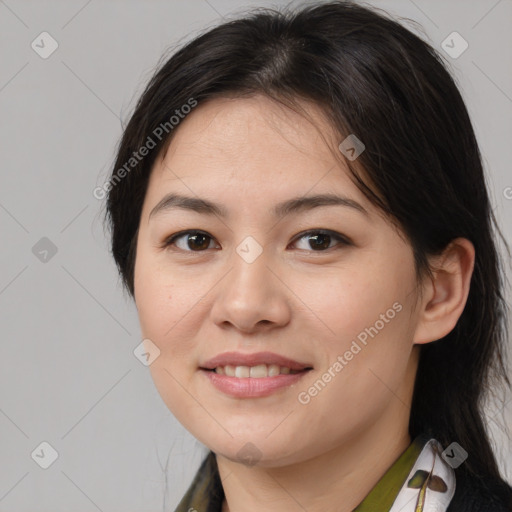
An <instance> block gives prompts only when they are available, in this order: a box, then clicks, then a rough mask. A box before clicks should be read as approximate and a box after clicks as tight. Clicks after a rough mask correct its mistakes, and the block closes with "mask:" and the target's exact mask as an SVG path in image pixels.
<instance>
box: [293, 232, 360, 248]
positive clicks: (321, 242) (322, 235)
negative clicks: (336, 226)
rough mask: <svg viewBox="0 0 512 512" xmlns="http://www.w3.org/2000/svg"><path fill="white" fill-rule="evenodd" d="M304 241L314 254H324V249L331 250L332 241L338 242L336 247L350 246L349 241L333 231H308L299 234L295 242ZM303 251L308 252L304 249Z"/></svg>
mask: <svg viewBox="0 0 512 512" xmlns="http://www.w3.org/2000/svg"><path fill="white" fill-rule="evenodd" d="M302 239H306V240H307V243H309V246H310V247H311V248H312V249H313V251H315V252H325V249H332V247H333V246H331V242H332V241H333V240H337V241H338V245H342V246H343V245H351V242H350V240H349V239H348V238H347V237H345V236H343V235H341V234H339V233H336V232H335V231H330V230H320V229H319V230H310V231H306V232H305V233H301V234H300V235H299V236H298V237H296V240H299V241H300V240H302ZM305 250H309V248H307V247H306V249H305Z"/></svg>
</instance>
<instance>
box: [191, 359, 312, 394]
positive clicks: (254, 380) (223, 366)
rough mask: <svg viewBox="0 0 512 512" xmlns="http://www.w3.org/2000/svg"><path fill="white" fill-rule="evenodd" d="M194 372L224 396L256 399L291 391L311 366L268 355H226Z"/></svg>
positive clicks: (211, 360)
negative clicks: (200, 374) (282, 391)
mask: <svg viewBox="0 0 512 512" xmlns="http://www.w3.org/2000/svg"><path fill="white" fill-rule="evenodd" d="M198 369H199V371H200V372H201V373H202V374H203V375H204V376H205V377H207V378H208V380H209V382H210V383H211V384H212V385H213V386H214V387H215V388H216V389H217V390H219V391H221V392H222V393H224V394H226V395H229V396H232V397H235V398H258V397H264V396H269V395H271V394H273V393H275V392H276V391H278V390H283V389H285V388H289V387H291V386H292V385H294V384H296V383H297V382H298V381H299V380H301V379H302V378H303V377H304V376H305V375H306V374H307V373H309V372H310V371H311V370H313V366H312V365H311V364H309V363H301V362H299V361H295V360H293V359H289V358H287V357H284V356H281V355H278V354H274V353H272V352H259V353H256V354H243V353H239V352H227V353H224V354H220V355H218V356H216V357H214V358H213V359H210V360H208V361H206V362H205V363H203V364H202V365H201V366H200V367H199V368H198Z"/></svg>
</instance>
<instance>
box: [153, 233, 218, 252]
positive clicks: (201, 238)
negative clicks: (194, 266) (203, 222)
mask: <svg viewBox="0 0 512 512" xmlns="http://www.w3.org/2000/svg"><path fill="white" fill-rule="evenodd" d="M185 237H188V239H186V241H185V244H184V245H185V247H183V246H182V247H180V246H179V245H178V244H177V243H176V241H177V240H179V239H180V238H185ZM208 240H213V239H212V237H211V236H210V235H208V234H207V233H204V232H203V231H196V230H193V231H181V232H179V233H176V234H174V235H172V236H170V237H169V238H168V239H167V240H166V241H165V242H164V243H163V247H168V246H170V245H176V247H178V249H181V250H182V251H188V252H201V251H204V250H206V249H208V248H209V247H208V246H209V243H208ZM187 246H188V249H187ZM196 249H197V250H196Z"/></svg>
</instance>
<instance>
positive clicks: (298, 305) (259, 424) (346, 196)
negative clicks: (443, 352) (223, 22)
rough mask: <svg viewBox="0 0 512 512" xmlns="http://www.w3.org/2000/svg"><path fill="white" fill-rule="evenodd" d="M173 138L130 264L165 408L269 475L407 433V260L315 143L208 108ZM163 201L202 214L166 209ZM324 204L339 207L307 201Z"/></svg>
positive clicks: (261, 107)
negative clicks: (361, 441)
mask: <svg viewBox="0 0 512 512" xmlns="http://www.w3.org/2000/svg"><path fill="white" fill-rule="evenodd" d="M307 108H308V109H309V111H310V114H311V117H313V118H314V119H315V122H316V124H317V126H320V127H321V129H322V134H323V136H324V137H326V139H327V140H328V141H330V143H332V144H333V145H335V147H336V146H337V145H338V144H339V143H340V142H342V141H341V140H340V141H337V140H336V139H335V138H334V135H333V134H332V133H331V131H330V129H329V126H328V125H327V124H326V122H325V121H324V120H323V119H322V118H321V115H320V113H319V112H320V111H318V110H317V109H316V108H315V107H313V106H311V105H309V106H307ZM175 130H177V132H176V133H175V135H174V138H173V140H172V143H171V145H170V147H169V150H168V152H167V153H166V155H165V157H164V159H163V160H162V159H161V158H159V159H157V162H156V164H155V165H154V168H153V170H152V173H151V177H150V181H149V186H148V189H147V193H146V197H145V201H144V205H143V210H142V217H141V222H140V228H139V233H138V240H137V257H136V264H135V301H136V305H137V309H138V313H139V318H140V324H141V329H142V334H143V337H144V338H147V339H149V340H151V342H152V344H154V345H151V344H149V345H147V347H153V348H154V346H156V347H158V349H159V351H160V354H159V356H158V357H157V358H156V359H155V360H154V362H153V363H152V364H151V365H150V371H151V374H152V377H153V379H154V382H155V384H156V386H157V389H158V391H159V393H160V395H161V396H162V399H163V400H164V402H165V403H166V405H167V406H168V408H169V409H170V410H171V411H172V413H173V414H174V415H175V416H176V418H177V419H178V420H179V421H180V422H181V423H182V424H183V425H184V426H185V428H186V429H187V430H189V431H190V432H191V433H192V434H193V435H194V436H195V437H196V438H197V439H198V440H199V441H201V442H202V443H204V444H205V445H206V446H207V447H209V448H210V449H212V450H213V451H214V452H215V453H217V454H220V455H222V456H225V457H227V458H229V459H231V460H246V461H248V460H252V463H253V464H254V463H256V462H258V463H259V464H261V465H263V466H269V467H270V466H280V465H285V464H289V463H295V462H300V461H303V460H307V459H308V458H311V457H314V456H316V455H320V454H322V453H326V452H327V451H329V450H332V449H333V448H336V447H340V448H341V447H343V446H346V445H348V444H350V442H352V441H353V440H354V439H355V438H356V437H357V436H361V435H363V434H364V433H368V432H370V431H371V430H372V429H378V430H379V431H380V432H381V433H383V434H384V435H385V434H386V432H387V433H389V435H390V436H391V435H393V434H394V433H396V432H397V429H401V430H400V431H403V429H404V426H405V428H406V426H407V422H408V418H409V408H408V404H410V397H411V393H412V386H413V382H414V375H415V371H416V364H417V348H418V347H417V345H416V346H414V336H415V331H416V328H417V325H418V322H419V320H418V318H419V315H418V313H417V312H416V310H415V308H414V305H415V301H416V299H417V293H418V289H417V286H416V278H415V271H414V260H413V253H412V249H411V247H410V245H408V244H407V243H405V242H404V240H403V239H402V238H401V237H400V236H399V234H398V233H397V232H396V230H395V229H394V228H393V227H392V226H391V224H389V223H388V222H387V221H386V220H385V219H384V218H383V217H382V216H381V215H379V212H378V211H377V210H376V208H375V207H373V206H372V205H371V204H370V203H369V202H368V201H367V200H366V199H365V197H364V196H363V194H362V193H361V192H360V191H359V190H358V189H357V187H356V186H355V185H354V184H353V183H352V181H351V180H350V179H349V177H348V171H347V169H346V168H345V167H343V165H342V164H340V160H339V159H336V158H335V157H334V156H333V154H332V150H331V149H329V147H328V146H327V145H326V143H325V141H324V140H323V138H322V137H321V136H320V134H319V131H318V128H315V127H314V126H313V125H312V124H311V123H310V122H308V121H307V120H306V119H305V118H304V117H302V116H300V115H299V114H297V113H294V112H292V111H290V110H285V109H284V108H283V107H280V106H277V105H276V104H275V103H274V102H271V101H270V100H269V99H267V98H265V97H262V96H256V97H253V98H250V99H230V100H228V99H222V100H221V99H217V100H214V101H211V102H208V103H205V104H203V105H201V104H200V105H199V106H198V107H197V108H196V109H195V110H194V111H193V112H192V113H191V114H189V116H188V117H187V118H186V119H185V120H183V121H181V124H180V126H179V127H178V128H175ZM356 135H357V134H356ZM363 143H364V141H363ZM168 194H175V195H179V196H186V197H187V198H190V199H191V200H192V199H193V200H194V201H197V203H192V201H189V203H186V202H185V201H184V200H181V201H174V202H173V201H168V202H167V207H165V205H164V206H163V207H162V201H163V200H164V198H166V196H167V195H168ZM327 194H328V195H329V196H331V197H333V196H339V197H340V198H343V199H341V200H340V201H339V202H338V204H334V203H333V202H331V204H327V203H328V201H325V200H322V199H321V198H320V199H317V200H316V201H315V200H309V199H308V198H312V197H313V196H320V195H327ZM199 200H201V201H204V203H199ZM180 202H181V206H180V204H179V203H180ZM210 203H215V205H217V208H218V209H219V210H218V211H215V212H216V214H214V213H212V208H211V207H210V206H207V204H208V205H209V204H210ZM283 204H285V205H286V206H282V205H283ZM157 205H160V207H157ZM194 205H195V208H192V207H193V206H194ZM155 207H157V208H156V209H155ZM189 231H192V233H187V232H189ZM195 231H200V233H196V232H195ZM178 232H182V233H181V235H179V236H178V237H176V239H175V240H173V241H170V243H169V244H168V245H165V244H166V241H169V239H170V237H171V235H174V234H176V233H178ZM338 237H339V238H338ZM145 343H148V342H145ZM413 348H414V350H413ZM227 353H229V354H227ZM261 353H265V354H261ZM226 354H227V355H226ZM254 354H256V355H258V354H259V355H260V356H261V357H260V358H258V357H257V356H256V357H255V358H253V359H250V358H248V359H243V356H246V355H249V356H250V355H254ZM223 355H226V359H224V360H222V359H221V360H220V362H217V363H216V362H215V361H213V362H212V363H211V364H209V361H210V360H212V358H217V357H221V358H222V356H223ZM279 356H281V357H283V358H287V359H288V360H292V361H295V362H296V364H297V365H298V366H297V368H298V369H300V368H302V370H301V371H299V372H298V373H295V372H292V371H290V372H289V373H287V372H288V370H287V369H286V368H288V369H289V368H291V366H292V363H289V362H287V361H284V360H279V359H278V357H279ZM229 363H232V364H229ZM208 366H209V367H217V368H218V369H217V370H214V371H212V370H209V369H205V368H206V367H208ZM234 366H238V368H234ZM219 367H220V369H219ZM251 367H252V368H253V369H251ZM283 368H284V369H283ZM217 372H219V373H217ZM233 372H234V374H235V376H233ZM269 372H270V375H269ZM278 372H279V373H278ZM247 375H249V376H247ZM251 375H252V376H251ZM248 443H251V444H248Z"/></svg>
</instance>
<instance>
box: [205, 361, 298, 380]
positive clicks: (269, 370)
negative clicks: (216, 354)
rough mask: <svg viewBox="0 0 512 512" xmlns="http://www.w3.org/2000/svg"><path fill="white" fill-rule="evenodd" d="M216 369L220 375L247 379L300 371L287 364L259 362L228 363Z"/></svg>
mask: <svg viewBox="0 0 512 512" xmlns="http://www.w3.org/2000/svg"><path fill="white" fill-rule="evenodd" d="M214 371H215V373H218V374H219V375H226V376H228V377H238V378H239V379H246V378H248V377H251V378H253V379H260V378H262V377H275V376H276V375H279V374H281V375H288V374H294V373H299V372H298V370H291V369H290V368H288V367H286V366H279V365H277V364H269V365H266V364H259V365H257V366H231V365H229V364H228V365H226V366H218V367H217V368H215V370H214Z"/></svg>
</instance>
